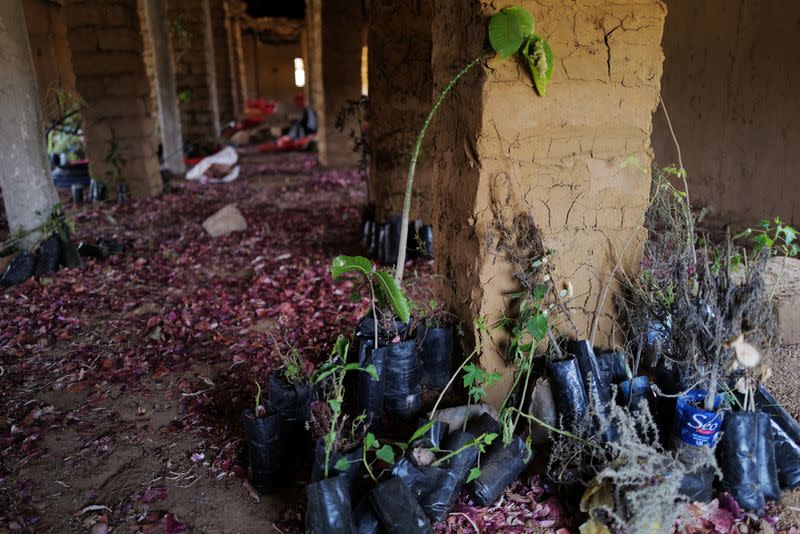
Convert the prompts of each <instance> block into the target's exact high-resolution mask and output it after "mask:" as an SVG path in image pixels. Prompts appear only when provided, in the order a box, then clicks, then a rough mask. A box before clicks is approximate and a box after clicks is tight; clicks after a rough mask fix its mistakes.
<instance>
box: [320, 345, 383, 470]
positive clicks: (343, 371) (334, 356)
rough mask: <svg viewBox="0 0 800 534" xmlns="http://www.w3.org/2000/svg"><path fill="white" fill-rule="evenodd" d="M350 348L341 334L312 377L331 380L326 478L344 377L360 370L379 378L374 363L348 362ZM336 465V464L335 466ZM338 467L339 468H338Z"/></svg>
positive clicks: (342, 397)
mask: <svg viewBox="0 0 800 534" xmlns="http://www.w3.org/2000/svg"><path fill="white" fill-rule="evenodd" d="M349 349H350V340H348V339H347V338H346V337H344V336H339V338H338V339H337V340H336V344H335V345H334V348H333V351H331V357H330V359H329V360H328V361H327V362H326V363H325V364H324V365H322V366H321V367H320V368H319V369H318V370H317V372H316V373H315V374H314V376H313V377H312V382H313V383H314V384H320V383H322V382H324V381H326V380H330V387H331V395H330V398H329V399H328V406H329V407H330V409H331V417H330V423H329V427H328V432H327V433H326V434H325V438H324V441H325V478H327V477H328V473H329V468H330V461H331V455H332V454H333V452H334V447H335V444H336V441H337V437H338V433H337V428H339V421H340V420H341V418H342V403H343V401H344V379H345V376H346V375H347V373H348V372H350V371H360V372H364V373H367V374H369V375H370V376H371V377H373V378H374V379H376V380H378V379H379V378H378V371H377V369H376V368H375V366H374V365H368V366H366V367H361V366H360V365H359V364H357V363H348V364H345V363H344V362H346V361H347V352H348V351H349ZM363 419H364V418H363V417H362V416H359V417H358V418H356V420H360V421H363ZM334 467H336V466H334ZM337 469H338V468H337Z"/></svg>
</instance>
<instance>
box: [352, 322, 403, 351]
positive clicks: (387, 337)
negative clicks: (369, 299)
mask: <svg viewBox="0 0 800 534" xmlns="http://www.w3.org/2000/svg"><path fill="white" fill-rule="evenodd" d="M407 333H408V325H407V324H405V323H404V322H402V321H397V320H395V321H392V322H391V324H390V325H389V329H388V330H387V329H386V328H385V327H384V325H382V324H378V345H379V346H383V345H385V344H386V343H388V342H389V341H391V339H392V338H394V336H400V338H401V339H404V338H405V337H406V334H407ZM356 335H357V336H358V337H360V338H366V339H374V338H375V319H373V318H372V317H371V316H369V315H367V316H366V317H362V318H361V319H360V320H359V321H358V330H357V331H356Z"/></svg>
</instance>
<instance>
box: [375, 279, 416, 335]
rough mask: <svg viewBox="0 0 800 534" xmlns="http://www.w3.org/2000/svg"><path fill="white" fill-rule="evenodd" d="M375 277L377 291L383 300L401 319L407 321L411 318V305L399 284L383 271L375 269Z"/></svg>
mask: <svg viewBox="0 0 800 534" xmlns="http://www.w3.org/2000/svg"><path fill="white" fill-rule="evenodd" d="M375 277H376V278H377V279H378V291H379V292H380V295H381V296H382V297H383V300H384V301H386V303H387V304H389V305H390V306H391V307H392V310H394V313H395V315H397V317H398V318H399V319H400V320H401V321H403V322H404V323H407V322H408V321H409V320H410V319H411V306H410V305H409V304H408V299H407V298H406V296H405V294H404V293H403V290H402V289H401V288H400V284H398V283H397V280H395V279H394V278H392V276H391V275H390V274H389V273H387V272H385V271H377V272H376V273H375Z"/></svg>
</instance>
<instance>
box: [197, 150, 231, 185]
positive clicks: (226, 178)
mask: <svg viewBox="0 0 800 534" xmlns="http://www.w3.org/2000/svg"><path fill="white" fill-rule="evenodd" d="M237 161H239V154H238V152H236V149H235V148H233V147H230V146H229V147H225V148H224V149H222V150H220V151H219V152H217V153H216V154H212V155H210V156H208V157H206V158H203V159H201V160H200V161H199V162H198V163H197V165H195V166H194V167H192V168H191V169H190V170H189V172H187V173H186V179H187V180H192V181H200V182H203V183H209V184H224V183H228V182H232V181H234V180H235V179H237V178H238V177H239V166H238V165H236V162H237ZM220 175H221V176H220Z"/></svg>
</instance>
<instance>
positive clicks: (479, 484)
mask: <svg viewBox="0 0 800 534" xmlns="http://www.w3.org/2000/svg"><path fill="white" fill-rule="evenodd" d="M532 457H533V454H532V453H531V452H530V451H529V450H528V446H527V445H525V442H524V441H522V439H521V438H520V437H519V436H514V437H513V439H512V440H511V443H509V444H508V445H504V444H503V442H502V441H501V440H499V439H498V440H496V441H495V442H494V443H492V445H490V446H489V449H488V450H487V452H486V455H485V456H483V457H482V458H481V474H480V476H479V477H478V478H477V479H475V480H473V481H472V482H471V488H472V494H473V495H474V496H475V500H476V502H477V503H478V504H480V505H481V506H488V505H490V504H492V503H493V502H494V501H496V500H497V498H498V497H500V494H501V493H503V490H505V489H506V488H507V487H508V486H509V484H511V483H512V482H514V481H515V480H516V479H517V478H518V477H519V475H520V474H521V473H522V471H524V470H525V468H526V467H527V466H528V463H529V462H530V460H531V458H532Z"/></svg>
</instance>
